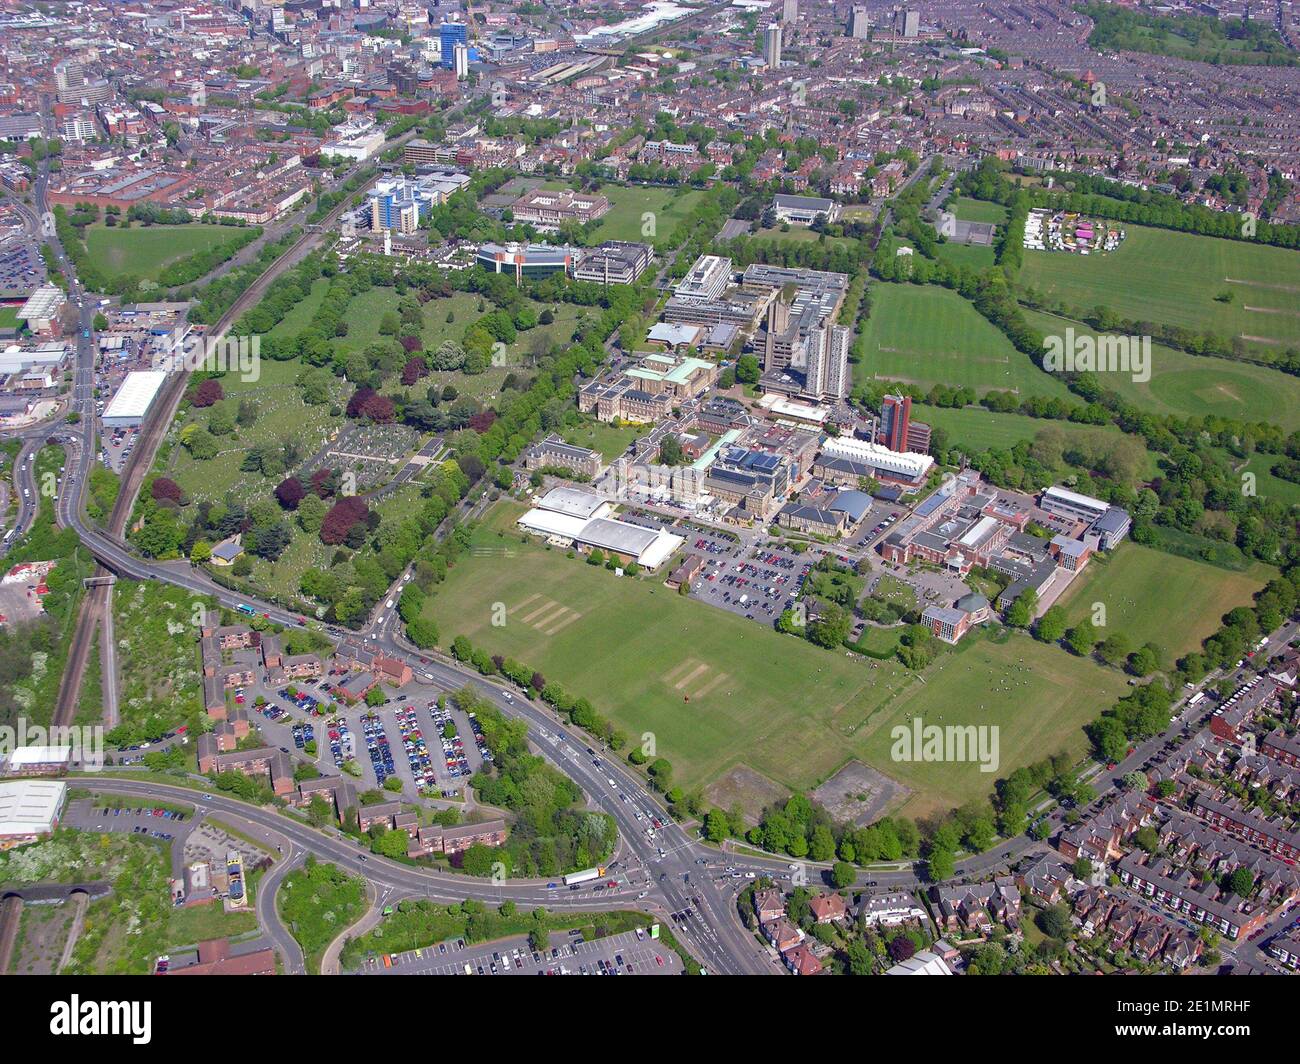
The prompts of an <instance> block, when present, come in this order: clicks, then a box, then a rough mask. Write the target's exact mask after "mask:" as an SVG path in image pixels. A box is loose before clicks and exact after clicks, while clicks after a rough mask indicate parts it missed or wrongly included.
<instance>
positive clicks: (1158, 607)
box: [1059, 543, 1274, 667]
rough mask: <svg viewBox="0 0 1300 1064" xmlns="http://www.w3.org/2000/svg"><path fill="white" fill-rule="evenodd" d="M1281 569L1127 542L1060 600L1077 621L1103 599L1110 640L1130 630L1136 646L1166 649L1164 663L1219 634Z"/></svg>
mask: <svg viewBox="0 0 1300 1064" xmlns="http://www.w3.org/2000/svg"><path fill="white" fill-rule="evenodd" d="M1273 573H1274V570H1272V569H1271V568H1270V567H1269V566H1267V565H1263V564H1257V565H1254V566H1252V567H1251V569H1250V570H1249V571H1247V572H1244V573H1234V572H1230V571H1228V570H1226V569H1220V568H1217V567H1215V566H1212V565H1206V564H1205V563H1204V562H1199V561H1193V560H1191V559H1189V558H1180V557H1178V556H1176V555H1173V554H1166V553H1165V552H1164V551H1157V550H1153V549H1151V548H1149V547H1143V546H1141V545H1140V544H1137V543H1124V544H1121V545H1120V547H1119V549H1118V550H1116V551H1115V552H1114V553H1113V554H1112V555H1111V557H1109V558H1107V559H1094V560H1093V561H1092V562H1091V563H1090V564H1089V565H1088V568H1087V569H1085V570H1084V571H1083V573H1082V575H1080V576H1079V577H1076V578H1075V580H1074V582H1073V583H1072V584H1071V585H1070V587H1069V588H1068V589H1067V590H1066V592H1065V594H1064V595H1062V596H1061V598H1060V600H1059V603H1060V605H1061V607H1062V608H1063V609H1064V610H1065V612H1066V616H1067V617H1068V619H1069V622H1070V624H1075V623H1077V622H1078V621H1080V620H1082V619H1083V618H1084V617H1088V616H1090V614H1091V613H1092V609H1093V604H1094V603H1097V602H1100V603H1103V604H1104V605H1105V607H1106V626H1105V628H1103V629H1101V637H1102V638H1105V637H1106V636H1107V635H1110V634H1112V633H1114V632H1122V633H1123V634H1124V635H1126V636H1128V638H1129V640H1130V641H1131V642H1132V644H1133V645H1134V647H1138V646H1141V645H1143V644H1145V643H1148V642H1150V643H1153V644H1155V645H1156V646H1158V647H1160V649H1161V650H1162V651H1163V658H1164V660H1163V661H1162V663H1161V664H1162V665H1164V666H1167V667H1169V666H1172V665H1173V664H1174V661H1175V660H1176V659H1177V658H1179V657H1181V656H1182V655H1183V654H1186V653H1187V652H1188V651H1191V650H1195V649H1197V648H1198V647H1199V646H1200V645H1201V640H1203V639H1205V638H1206V637H1207V636H1209V635H1211V634H1213V633H1214V632H1215V631H1217V630H1218V628H1219V627H1220V625H1221V620H1220V619H1221V618H1222V617H1223V615H1224V614H1225V613H1227V612H1228V611H1229V610H1231V609H1233V608H1234V607H1236V606H1249V605H1250V597H1251V595H1252V594H1253V593H1254V592H1255V591H1257V590H1258V589H1259V588H1261V587H1263V586H1264V584H1266V583H1267V582H1268V581H1269V579H1270V578H1271V577H1272V576H1273Z"/></svg>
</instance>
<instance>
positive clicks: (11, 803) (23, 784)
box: [0, 780, 68, 850]
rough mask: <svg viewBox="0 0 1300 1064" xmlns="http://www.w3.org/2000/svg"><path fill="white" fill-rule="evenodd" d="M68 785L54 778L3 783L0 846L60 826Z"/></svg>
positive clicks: (6, 846) (15, 843)
mask: <svg viewBox="0 0 1300 1064" xmlns="http://www.w3.org/2000/svg"><path fill="white" fill-rule="evenodd" d="M67 793H68V785H67V784H66V783H59V782H56V781H54V780H14V781H12V782H5V783H0V850H7V849H9V848H10V847H12V846H22V845H24V844H26V843H29V842H35V841H36V840H37V839H41V838H44V837H45V836H46V835H49V834H50V833H51V832H53V831H54V829H55V828H57V827H58V826H59V818H60V817H61V816H62V815H63V805H64V801H65V799H66V798H67Z"/></svg>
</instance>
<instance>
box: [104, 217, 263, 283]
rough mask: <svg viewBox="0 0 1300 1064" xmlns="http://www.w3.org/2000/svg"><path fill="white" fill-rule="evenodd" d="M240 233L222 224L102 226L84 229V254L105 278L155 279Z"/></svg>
mask: <svg viewBox="0 0 1300 1064" xmlns="http://www.w3.org/2000/svg"><path fill="white" fill-rule="evenodd" d="M239 232H240V231H239V230H238V229H234V228H231V227H229V226H224V225H200V224H197V223H192V224H190V225H151V226H147V227H146V226H139V225H133V226H132V227H131V228H129V229H119V228H116V227H114V228H111V229H110V228H109V227H107V226H105V225H103V224H102V223H96V224H94V225H90V226H87V227H86V251H87V252H88V253H89V255H90V259H91V261H92V262H93V263H94V264H95V265H96V266H98V267H99V268H100V269H101V270H102V271H103V272H104V275H105V276H106V277H109V278H113V277H119V276H122V275H126V274H129V275H130V276H132V277H142V278H145V279H148V280H154V279H156V278H157V277H158V274H159V272H161V270H162V268H163V267H164V266H170V265H171V264H172V263H173V262H177V261H178V260H180V259H183V258H185V257H187V256H189V255H192V254H194V252H196V251H206V250H207V249H208V248H212V247H216V246H217V245H218V244H224V243H226V242H227V241H229V240H234V239H235V237H237V236H238V235H239Z"/></svg>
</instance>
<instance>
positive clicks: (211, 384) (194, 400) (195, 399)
mask: <svg viewBox="0 0 1300 1064" xmlns="http://www.w3.org/2000/svg"><path fill="white" fill-rule="evenodd" d="M225 397H226V392H225V389H223V388H222V387H221V382H220V381H219V380H216V379H215V378H213V377H209V378H208V379H207V380H204V381H200V382H199V385H198V387H197V388H195V389H194V394H193V395H192V396H191V397H190V403H191V405H193V406H211V405H212V404H213V403H217V402H220V401H221V400H222V399H224V398H225Z"/></svg>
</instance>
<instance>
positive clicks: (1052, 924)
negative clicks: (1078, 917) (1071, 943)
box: [1034, 905, 1070, 938]
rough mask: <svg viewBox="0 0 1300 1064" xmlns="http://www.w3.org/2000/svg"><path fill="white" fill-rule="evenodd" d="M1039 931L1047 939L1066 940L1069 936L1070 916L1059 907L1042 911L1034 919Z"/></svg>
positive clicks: (1055, 906) (1062, 907) (1054, 906)
mask: <svg viewBox="0 0 1300 1064" xmlns="http://www.w3.org/2000/svg"><path fill="white" fill-rule="evenodd" d="M1034 922H1035V923H1037V924H1038V927H1039V930H1041V931H1042V932H1043V934H1045V935H1046V936H1047V937H1048V938H1066V937H1068V936H1069V934H1070V914H1069V912H1068V911H1067V910H1066V909H1065V907H1064V906H1061V905H1053V906H1052V907H1051V908H1050V909H1044V910H1043V911H1042V912H1040V913H1039V914H1038V915H1037V916H1036V917H1035V918H1034Z"/></svg>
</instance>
